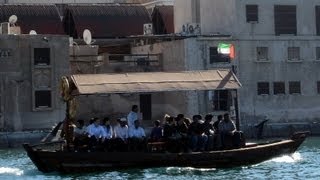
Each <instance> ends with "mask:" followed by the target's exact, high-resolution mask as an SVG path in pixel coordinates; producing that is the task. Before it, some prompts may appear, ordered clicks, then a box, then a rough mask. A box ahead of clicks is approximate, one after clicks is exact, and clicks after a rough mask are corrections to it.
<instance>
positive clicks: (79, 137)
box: [73, 119, 88, 149]
mask: <svg viewBox="0 0 320 180" xmlns="http://www.w3.org/2000/svg"><path fill="white" fill-rule="evenodd" d="M77 122H78V125H77V127H76V128H75V129H74V131H73V137H74V145H75V148H76V149H78V148H81V146H83V145H85V144H87V142H88V136H87V131H86V130H87V128H86V126H85V125H84V120H82V119H79V120H78V121H77Z"/></svg>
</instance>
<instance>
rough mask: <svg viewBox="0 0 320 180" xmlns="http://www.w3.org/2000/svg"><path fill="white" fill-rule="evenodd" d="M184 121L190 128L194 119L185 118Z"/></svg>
mask: <svg viewBox="0 0 320 180" xmlns="http://www.w3.org/2000/svg"><path fill="white" fill-rule="evenodd" d="M184 123H186V125H187V127H188V128H189V127H190V125H191V123H192V120H191V119H190V118H184Z"/></svg>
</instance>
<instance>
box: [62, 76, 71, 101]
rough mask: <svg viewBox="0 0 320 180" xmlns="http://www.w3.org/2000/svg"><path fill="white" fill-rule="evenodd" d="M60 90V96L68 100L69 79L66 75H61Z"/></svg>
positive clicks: (69, 96)
mask: <svg viewBox="0 0 320 180" xmlns="http://www.w3.org/2000/svg"><path fill="white" fill-rule="evenodd" d="M60 91H61V96H62V98H63V100H64V101H68V100H70V99H71V95H70V84H69V80H68V78H67V77H66V76H62V77H61V81H60Z"/></svg>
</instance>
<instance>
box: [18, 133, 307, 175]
mask: <svg viewBox="0 0 320 180" xmlns="http://www.w3.org/2000/svg"><path fill="white" fill-rule="evenodd" d="M307 134H308V133H307V132H301V133H296V134H294V135H293V136H292V137H291V139H288V140H282V141H278V142H271V143H264V144H255V145H248V146H247V147H244V148H239V149H232V150H223V151H210V152H192V153H153V152H68V151H60V150H58V151H55V150H45V149H39V148H38V147H39V146H38V145H36V146H30V145H28V144H24V145H23V147H24V149H25V150H26V151H27V153H28V156H29V157H30V159H31V160H32V161H33V163H34V164H35V165H36V166H37V168H38V169H39V170H40V171H41V172H44V173H48V172H53V171H56V172H61V173H75V172H77V173H79V172H88V171H102V170H113V169H123V168H151V167H174V166H177V167H196V168H228V167H234V166H243V165H250V164H255V163H259V162H262V161H265V160H268V159H271V158H274V157H278V156H281V155H286V154H287V155H290V154H292V153H294V152H295V151H296V150H297V148H298V147H299V146H300V145H301V143H302V142H303V141H304V140H305V138H306V136H307ZM49 144H51V143H49Z"/></svg>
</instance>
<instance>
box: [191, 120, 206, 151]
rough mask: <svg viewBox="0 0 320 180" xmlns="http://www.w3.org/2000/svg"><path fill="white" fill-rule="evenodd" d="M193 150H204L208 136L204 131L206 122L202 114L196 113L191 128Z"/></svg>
mask: <svg viewBox="0 0 320 180" xmlns="http://www.w3.org/2000/svg"><path fill="white" fill-rule="evenodd" d="M189 134H190V138H191V150H192V151H204V150H205V146H206V144H207V141H208V136H207V135H206V134H205V133H204V122H203V120H202V116H201V115H194V116H193V122H192V123H191V125H190V128H189Z"/></svg>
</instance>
